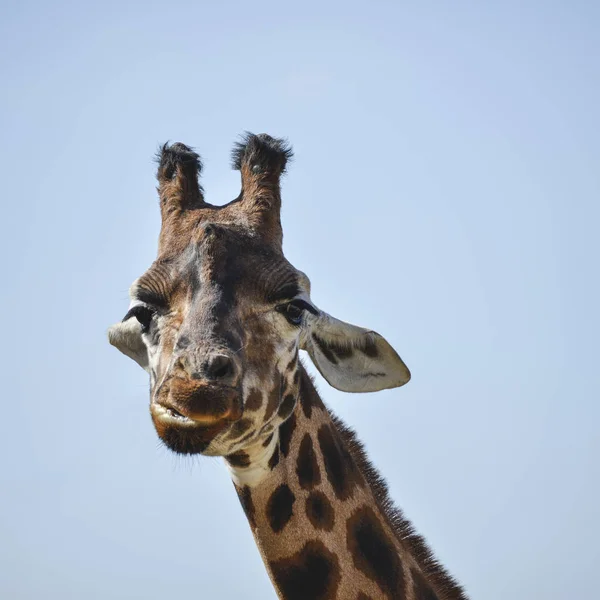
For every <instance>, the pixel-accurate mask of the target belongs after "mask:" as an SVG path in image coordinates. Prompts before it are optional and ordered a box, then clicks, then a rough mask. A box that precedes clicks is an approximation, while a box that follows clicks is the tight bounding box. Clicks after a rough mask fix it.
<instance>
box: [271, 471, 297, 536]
mask: <svg viewBox="0 0 600 600" xmlns="http://www.w3.org/2000/svg"><path fill="white" fill-rule="evenodd" d="M294 502H296V496H294V494H293V492H292V490H290V488H289V486H288V485H286V484H285V483H282V484H281V485H280V486H279V487H277V488H276V489H275V491H274V492H273V493H272V494H271V497H270V498H269V500H268V502H267V520H268V521H269V525H270V526H271V529H272V530H273V531H274V532H275V533H279V532H280V531H281V530H282V529H283V528H284V527H285V526H286V525H287V524H288V521H289V520H290V519H291V518H292V515H293V513H294Z"/></svg>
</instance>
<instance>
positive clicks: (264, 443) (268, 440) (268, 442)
mask: <svg viewBox="0 0 600 600" xmlns="http://www.w3.org/2000/svg"><path fill="white" fill-rule="evenodd" d="M273 435H274V434H273V433H271V434H270V435H269V436H267V439H266V440H265V441H264V442H263V443H262V445H263V448H266V447H267V446H268V445H269V444H270V443H271V441H272V440H273Z"/></svg>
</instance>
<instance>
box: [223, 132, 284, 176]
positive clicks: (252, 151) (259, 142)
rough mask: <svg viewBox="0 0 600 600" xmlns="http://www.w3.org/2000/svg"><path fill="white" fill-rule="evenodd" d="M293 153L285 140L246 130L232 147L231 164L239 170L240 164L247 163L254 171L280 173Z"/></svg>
mask: <svg viewBox="0 0 600 600" xmlns="http://www.w3.org/2000/svg"><path fill="white" fill-rule="evenodd" d="M293 155H294V153H293V152H292V147H291V146H290V144H289V143H288V141H287V140H284V139H280V138H273V137H271V136H270V135H267V134H266V133H261V134H259V135H255V134H254V133H250V132H248V131H246V132H245V133H244V134H243V135H242V136H241V139H240V141H239V142H236V143H235V145H234V147H233V151H232V153H231V166H232V167H233V169H235V170H236V171H240V170H241V168H242V165H244V164H247V165H248V166H250V168H251V169H253V170H255V171H256V172H265V171H275V172H276V173H277V174H281V173H283V172H284V171H285V167H286V165H287V163H288V162H289V161H291V160H292V157H293Z"/></svg>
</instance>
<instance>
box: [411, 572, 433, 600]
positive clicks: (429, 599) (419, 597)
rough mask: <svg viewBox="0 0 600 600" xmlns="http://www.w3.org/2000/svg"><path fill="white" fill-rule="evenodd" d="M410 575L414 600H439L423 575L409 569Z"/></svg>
mask: <svg viewBox="0 0 600 600" xmlns="http://www.w3.org/2000/svg"><path fill="white" fill-rule="evenodd" d="M410 574H411V575H412V580H413V589H414V591H415V600H439V598H438V595H437V594H436V593H435V592H434V591H433V589H432V588H431V586H430V585H429V584H428V583H427V580H426V579H425V577H424V576H423V573H421V572H420V571H417V570H416V569H411V570H410Z"/></svg>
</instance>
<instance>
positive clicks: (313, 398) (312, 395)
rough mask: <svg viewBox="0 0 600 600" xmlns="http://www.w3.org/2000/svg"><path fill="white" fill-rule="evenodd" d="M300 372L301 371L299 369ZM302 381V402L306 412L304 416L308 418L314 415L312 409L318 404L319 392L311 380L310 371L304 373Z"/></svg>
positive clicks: (303, 409)
mask: <svg viewBox="0 0 600 600" xmlns="http://www.w3.org/2000/svg"><path fill="white" fill-rule="evenodd" d="M297 373H299V371H297ZM302 375H303V376H302V382H301V385H300V398H301V400H300V403H301V405H302V411H303V412H304V416H305V417H306V418H307V419H310V418H311V417H312V409H313V407H314V406H318V404H319V403H318V400H317V398H318V394H317V391H316V390H315V388H314V386H313V384H312V381H311V380H310V376H309V375H308V373H306V372H304V373H303V374H302Z"/></svg>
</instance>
